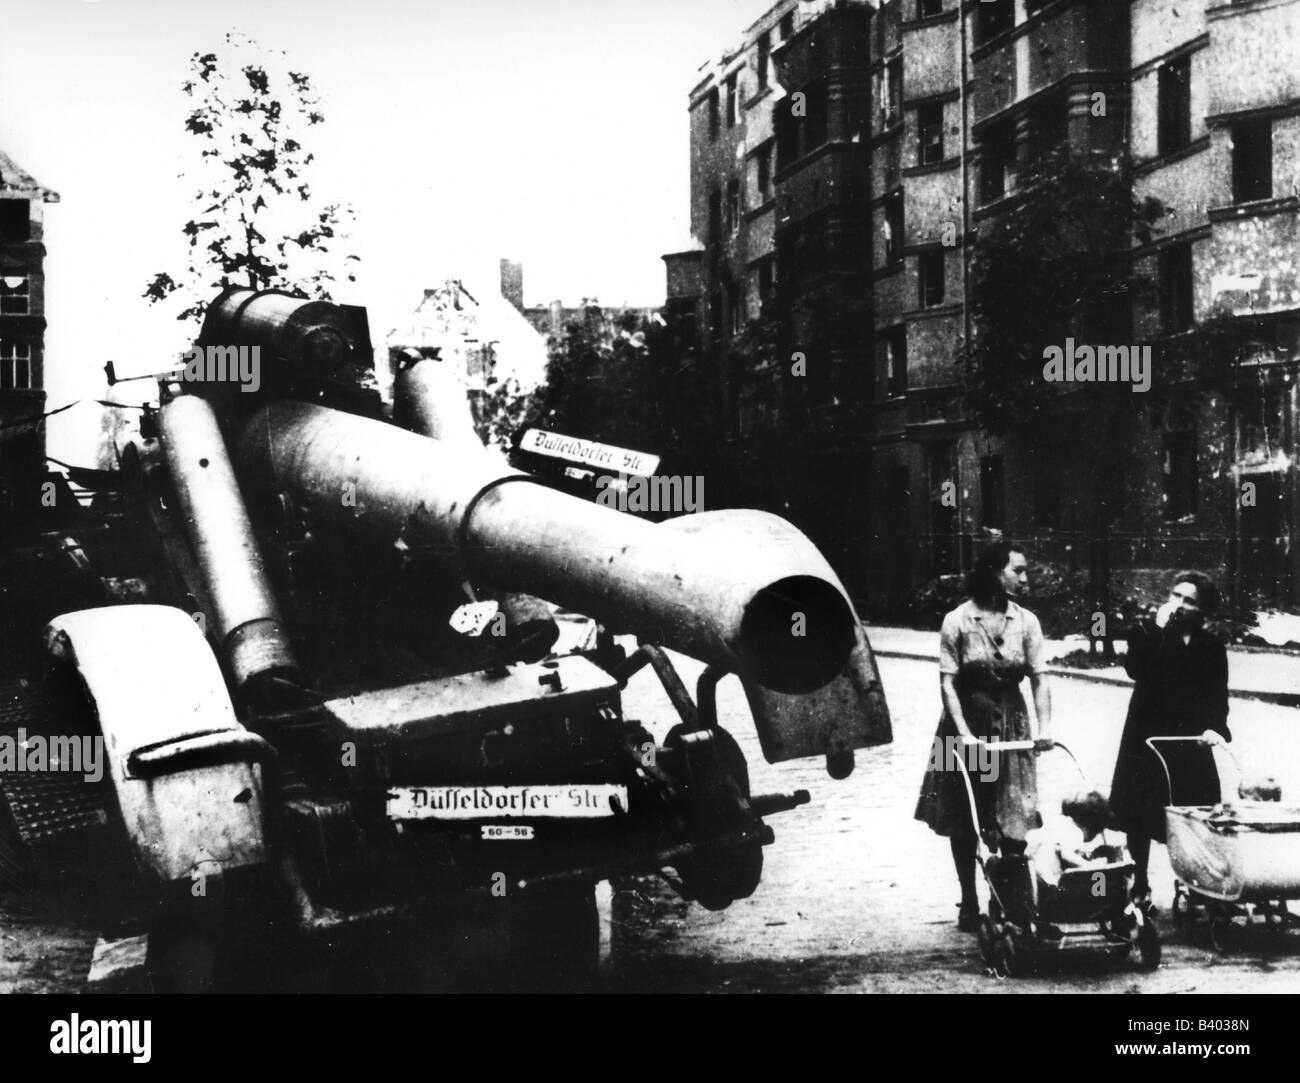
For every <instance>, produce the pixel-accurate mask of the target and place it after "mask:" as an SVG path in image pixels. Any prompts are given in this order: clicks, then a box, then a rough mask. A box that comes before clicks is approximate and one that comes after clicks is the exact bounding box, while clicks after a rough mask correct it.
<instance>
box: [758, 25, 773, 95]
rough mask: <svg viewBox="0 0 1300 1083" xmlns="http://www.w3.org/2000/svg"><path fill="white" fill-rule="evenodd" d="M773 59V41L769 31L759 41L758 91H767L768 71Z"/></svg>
mask: <svg viewBox="0 0 1300 1083" xmlns="http://www.w3.org/2000/svg"><path fill="white" fill-rule="evenodd" d="M771 58H772V39H771V37H770V35H769V34H768V32H767V31H764V32H763V36H762V37H760V38H759V39H758V89H759V90H760V91H762V90H766V89H767V69H768V65H769V63H770V61H771Z"/></svg>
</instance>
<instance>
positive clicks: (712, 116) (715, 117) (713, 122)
mask: <svg viewBox="0 0 1300 1083" xmlns="http://www.w3.org/2000/svg"><path fill="white" fill-rule="evenodd" d="M721 127H722V120H721V115H720V113H719V109H718V88H717V87H714V88H713V89H712V90H710V91H709V138H710V139H717V138H718V131H719V129H720V128H721Z"/></svg>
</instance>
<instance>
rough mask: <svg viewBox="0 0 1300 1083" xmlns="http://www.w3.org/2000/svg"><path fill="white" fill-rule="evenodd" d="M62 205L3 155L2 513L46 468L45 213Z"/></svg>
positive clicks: (0, 166)
mask: <svg viewBox="0 0 1300 1083" xmlns="http://www.w3.org/2000/svg"><path fill="white" fill-rule="evenodd" d="M58 201H59V196H58V193H56V192H52V191H51V190H50V189H48V188H45V187H43V186H42V185H40V184H38V183H37V182H36V180H34V179H33V178H32V176H31V175H30V174H28V173H27V172H25V171H24V170H23V169H22V168H21V167H19V166H18V164H17V163H16V162H14V161H13V160H12V159H11V158H9V157H8V156H7V155H6V154H4V153H3V152H2V151H0V515H3V514H4V512H3V508H5V507H12V506H13V504H14V502H15V501H17V500H19V499H21V497H22V494H20V493H19V492H18V489H19V488H20V487H21V486H23V485H25V484H30V483H31V480H32V479H34V478H39V477H41V476H43V472H44V470H45V427H44V425H43V424H40V423H39V422H38V421H36V420H35V419H39V418H40V417H41V415H42V413H43V412H44V410H45V231H44V213H45V204H47V203H57V202H58Z"/></svg>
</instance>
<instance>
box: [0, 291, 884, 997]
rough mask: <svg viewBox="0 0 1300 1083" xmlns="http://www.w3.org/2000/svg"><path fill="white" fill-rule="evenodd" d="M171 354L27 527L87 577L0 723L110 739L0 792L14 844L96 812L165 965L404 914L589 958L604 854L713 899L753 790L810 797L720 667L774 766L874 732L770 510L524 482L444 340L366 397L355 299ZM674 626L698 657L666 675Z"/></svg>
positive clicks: (734, 852) (816, 568)
mask: <svg viewBox="0 0 1300 1083" xmlns="http://www.w3.org/2000/svg"><path fill="white" fill-rule="evenodd" d="M188 356H189V358H190V360H189V362H188V363H187V366H186V368H185V369H184V370H182V371H179V372H172V373H169V374H166V375H164V376H162V377H160V379H159V392H160V394H159V405H158V407H157V409H156V410H150V411H148V412H146V415H145V417H144V419H143V421H142V424H141V430H140V434H139V435H138V436H137V437H135V438H133V439H131V440H130V441H129V442H127V444H126V445H125V446H124V447H123V448H121V449H120V455H119V469H118V470H117V471H115V472H114V474H113V476H112V477H111V478H106V479H101V482H102V484H103V487H104V488H105V489H106V490H108V491H106V492H105V493H104V494H103V495H102V498H101V499H100V500H99V501H98V502H97V505H96V509H97V511H98V512H102V514H97V515H96V514H92V515H91V516H89V517H88V519H87V523H88V525H87V527H86V529H87V537H88V538H91V537H93V539H94V540H93V541H87V543H86V544H85V545H84V546H82V545H81V544H80V543H78V542H77V540H76V539H75V538H72V539H70V538H69V537H68V536H67V533H66V532H57V533H52V534H51V535H49V536H48V538H47V541H48V543H49V544H50V545H56V544H57V545H58V546H60V547H61V550H60V551H66V550H67V549H68V548H69V546H71V547H72V548H73V549H74V550H76V551H77V553H78V559H77V561H76V562H75V565H76V568H77V569H78V572H79V574H80V575H81V576H82V577H83V580H84V586H85V594H84V597H85V599H86V600H87V602H88V603H89V604H87V606H86V607H85V608H77V609H74V610H73V611H69V612H61V613H58V614H52V615H51V614H43V615H42V620H43V621H44V620H45V619H46V617H52V619H48V622H47V623H46V625H45V631H44V636H43V640H42V651H41V653H40V656H39V672H38V671H36V670H35V669H33V670H32V671H31V672H30V673H29V674H28V675H27V676H28V678H29V679H28V680H26V681H24V682H23V683H22V684H12V683H11V684H10V685H7V686H6V687H7V689H8V692H7V694H6V698H5V702H4V704H3V706H4V710H5V712H6V713H5V716H4V718H3V719H0V722H4V723H7V724H8V725H9V726H11V727H12V726H13V725H14V723H15V721H16V720H20V721H22V722H24V723H25V724H26V727H27V728H28V729H29V730H31V731H33V732H37V731H42V730H48V731H49V732H50V733H55V732H64V731H67V732H76V733H78V734H85V735H89V736H92V737H95V738H102V739H103V749H104V754H105V757H106V761H107V762H106V769H105V772H104V779H103V780H102V781H101V782H99V783H97V784H91V783H86V782H84V781H81V780H70V779H63V778H60V779H57V780H55V779H48V778H44V779H39V780H36V779H32V778H24V777H20V776H17V775H10V776H5V775H3V774H2V773H0V792H2V793H3V796H4V798H5V800H6V803H7V807H8V809H9V812H10V815H11V816H12V819H13V821H14V823H15V824H16V826H17V829H18V833H19V835H20V836H21V837H22V839H23V841H24V843H25V844H27V845H29V846H31V847H33V848H38V849H39V847H40V846H42V845H45V844H47V843H49V842H51V841H52V840H58V839H60V838H62V837H66V836H67V835H70V834H77V833H82V834H85V833H92V834H93V833H96V832H97V833H99V834H100V835H104V834H107V836H108V838H107V840H106V841H107V842H108V844H109V845H107V846H106V847H105V852H109V853H115V854H117V853H120V854H121V855H122V856H121V860H122V861H124V862H127V863H128V866H129V876H127V875H122V876H121V877H120V879H121V880H122V881H123V882H125V881H127V880H128V879H129V881H130V885H131V891H130V892H129V900H128V903H129V904H128V905H124V906H122V907H121V908H120V911H119V912H116V913H115V915H114V918H113V921H114V926H115V927H114V929H113V931H112V933H111V935H113V936H118V937H123V938H125V937H127V936H129V935H135V936H140V937H147V938H148V953H149V960H150V963H149V965H150V970H151V973H152V976H153V980H154V982H155V984H156V985H157V986H158V987H194V986H200V987H202V986H208V985H211V984H213V983H218V984H219V983H220V981H221V980H222V973H221V971H222V967H223V966H224V965H225V964H226V963H228V962H230V961H231V960H233V959H236V958H239V957H241V952H239V951H237V950H235V949H236V948H237V947H239V946H240V945H242V946H243V947H244V949H245V950H244V951H243V952H242V956H243V957H245V958H246V957H247V956H248V955H249V952H248V950H247V945H248V944H257V945H262V946H265V945H267V944H275V945H277V946H279V947H282V946H283V945H284V944H286V943H290V942H292V943H295V944H305V945H312V944H314V943H316V942H317V941H321V940H324V941H327V942H329V943H331V944H335V943H337V942H338V941H340V940H341V939H345V938H346V935H347V931H348V930H350V929H352V928H364V927H368V926H376V925H379V926H383V925H389V926H392V925H394V924H395V923H402V922H403V921H406V920H407V919H411V920H412V921H413V922H414V923H415V927H421V928H428V927H429V926H430V925H434V926H437V927H439V928H442V929H444V930H450V931H451V934H452V935H451V940H453V941H454V940H457V939H464V938H465V937H464V936H462V931H463V930H468V929H470V928H471V926H476V924H485V925H486V926H487V927H488V928H489V929H490V931H491V934H492V935H491V936H490V937H489V940H491V941H492V942H493V943H494V944H496V945H498V946H499V945H502V944H504V945H506V951H507V953H508V960H509V962H508V965H509V968H510V971H511V973H513V974H516V975H519V974H527V975H531V976H533V977H536V976H537V974H538V973H539V972H545V973H546V979H545V980H560V979H561V978H568V979H575V980H586V979H589V978H590V977H591V975H592V973H593V967H594V966H595V962H596V953H597V946H598V930H597V927H596V916H595V906H594V903H593V891H594V887H595V885H596V884H597V883H598V882H600V881H603V880H609V879H611V878H618V877H622V876H628V875H635V874H646V873H660V874H662V875H664V876H665V878H666V879H668V881H669V882H670V883H671V884H672V885H673V886H674V887H675V888H676V889H677V890H678V891H679V892H680V893H681V894H682V895H683V896H684V897H686V898H688V899H693V900H695V901H698V902H699V903H700V904H701V905H703V906H705V907H708V908H711V909H721V908H723V907H726V906H727V905H729V904H730V903H731V902H732V901H734V900H736V899H740V898H745V897H747V896H749V895H750V894H751V893H752V892H753V891H754V890H755V888H756V887H757V885H758V882H759V879H760V875H761V871H762V858H763V847H764V846H765V845H767V844H769V843H771V842H772V841H773V833H772V830H771V828H770V827H769V826H768V825H767V823H766V822H765V820H766V818H767V817H769V816H771V815H774V814H776V813H779V812H782V811H784V810H788V809H791V808H793V807H795V806H797V805H799V804H802V803H804V802H806V801H807V800H808V795H807V793H806V792H804V791H797V792H794V793H789V794H754V793H751V792H750V787H749V777H748V769H747V766H746V762H745V758H744V756H743V754H742V752H741V749H740V747H739V745H738V744H737V742H736V740H735V739H734V738H733V737H732V735H731V734H730V733H728V732H727V730H725V729H724V728H723V727H722V726H721V725H719V722H718V717H717V709H716V689H717V685H718V682H719V681H720V680H722V679H723V678H724V677H726V676H727V675H729V674H735V675H736V676H737V677H738V678H739V679H740V681H741V682H742V683H743V685H744V688H745V692H746V695H747V700H748V703H749V705H750V708H751V711H752V714H753V716H754V721H755V725H756V729H757V733H758V737H759V740H760V744H761V747H762V750H763V753H764V755H765V757H766V758H767V759H769V760H770V761H774V762H775V761H781V760H788V759H793V758H799V757H804V756H811V755H818V756H824V757H825V758H826V763H827V767H828V770H829V771H830V773H831V774H832V775H834V776H836V777H843V776H845V775H847V774H848V773H849V772H850V771H851V770H852V768H853V750H854V749H855V748H864V747H869V746H871V745H876V744H880V743H883V742H886V741H888V740H889V739H890V731H889V719H888V713H887V710H886V707H885V703H884V700H883V697H882V695H881V691H880V684H879V681H878V678H877V674H876V670H875V666H874V662H873V660H872V657H871V653H870V648H869V646H868V645H867V641H866V637H865V635H864V634H863V631H862V627H861V624H860V622H859V620H858V618H857V616H856V614H855V613H854V611H853V607H852V605H851V603H850V601H849V599H848V596H847V594H846V593H845V591H844V588H843V586H842V585H841V584H840V582H839V580H838V578H837V577H836V575H835V573H834V571H833V570H832V569H831V568H830V566H829V565H828V564H827V562H826V561H825V559H824V558H823V557H822V556H821V555H820V553H819V552H818V551H817V550H816V548H815V547H814V546H813V545H812V543H811V542H809V540H808V539H807V538H806V537H805V536H804V535H803V534H801V533H800V532H799V531H798V530H796V529H795V528H794V527H793V526H791V525H790V524H789V523H787V522H785V521H784V520H782V519H780V518H778V517H776V516H773V515H769V514H766V513H762V512H756V511H737V510H727V511H709V512H701V513H698V514H693V515H688V516H682V517H680V518H677V519H670V520H667V521H665V522H660V523H651V522H647V521H645V520H642V519H639V518H637V517H635V516H632V515H627V514H624V513H622V512H619V511H616V510H613V509H610V508H606V507H602V506H599V505H598V504H595V503H591V502H588V501H584V500H582V499H580V498H577V497H573V496H569V495H567V494H564V493H560V492H557V491H555V490H554V489H551V488H548V487H546V486H544V485H542V484H541V483H539V482H538V481H536V480H534V479H533V478H531V477H530V476H528V475H526V474H523V473H521V472H519V471H517V470H514V469H512V468H510V467H509V466H508V464H507V463H506V461H505V460H504V458H502V457H501V456H499V455H497V454H495V453H493V452H490V451H489V450H488V449H486V448H484V447H483V446H482V445H481V444H479V443H477V441H476V440H475V439H474V438H473V437H472V434H471V430H470V427H469V425H468V424H466V423H464V421H463V417H464V410H465V404H464V402H463V397H462V399H461V401H459V402H457V401H455V399H456V396H455V395H454V394H453V393H452V392H450V391H448V384H447V381H446V380H445V379H442V378H441V376H442V374H441V373H439V372H438V371H436V369H435V368H434V367H435V366H437V365H439V364H440V363H439V362H437V361H432V360H419V359H416V360H414V362H413V363H409V364H407V365H405V366H404V367H403V368H402V370H401V371H399V372H398V373H397V374H396V377H395V379H396V386H395V396H394V397H395V408H394V409H392V410H390V409H389V408H388V407H387V406H386V405H385V404H384V403H383V402H382V400H381V398H380V396H379V394H378V392H377V390H375V387H374V381H373V360H372V358H373V355H372V351H371V344H370V341H369V332H368V328H367V324H366V319H365V314H364V310H360V309H354V308H348V307H346V306H337V305H330V304H325V303H320V302H311V301H307V300H305V299H302V298H298V297H292V296H289V295H287V294H283V293H278V292H274V291H260V292H255V291H251V290H230V291H227V292H226V293H224V294H223V295H222V296H220V297H219V298H217V299H216V300H215V301H214V302H213V304H212V305H211V306H210V308H209V310H208V313H207V316H206V319H205V322H204V326H203V329H202V332H201V334H200V337H199V339H198V341H197V342H196V345H195V349H194V350H193V351H191V352H190V355H188ZM214 362H216V363H214ZM250 362H251V363H252V364H253V365H256V366H257V370H256V372H254V370H253V369H252V368H251V367H250V364H249V363H250ZM232 376H233V377H235V378H232ZM250 376H255V377H256V378H255V379H250V378H248V377H250ZM393 418H396V422H397V423H395V422H394V420H393ZM62 566H63V565H60V567H62ZM65 577H66V576H65ZM61 597H62V598H63V599H66V598H67V597H68V592H67V591H66V590H65V591H64V593H63V594H62V595H61ZM543 599H544V601H543ZM104 602H108V603H110V604H102V603H104ZM560 607H562V609H563V610H564V611H572V612H576V613H580V614H584V615H586V616H587V617H588V618H591V619H592V620H593V621H595V622H598V627H599V635H598V636H596V637H595V638H594V639H592V640H590V641H588V642H586V643H584V644H582V647H583V648H584V649H579V650H571V651H569V652H568V653H556V642H555V641H556V638H557V634H558V632H557V628H556V626H555V616H554V614H555V612H556V610H557V608H560ZM467 630H468V633H477V634H467ZM615 634H632V635H635V636H636V637H637V641H638V646H636V647H635V649H633V651H632V653H631V655H630V656H626V657H625V656H624V655H623V653H622V652H621V651H619V650H617V649H616V648H614V647H613V645H612V636H613V635H615ZM670 650H673V651H679V652H681V653H683V654H686V655H689V656H691V657H693V658H695V659H697V660H699V661H701V662H703V663H705V664H706V668H705V669H704V672H703V674H702V676H701V677H700V679H699V687H698V690H697V694H696V696H695V697H692V696H691V694H690V692H689V691H688V690H687V688H686V686H685V684H684V683H683V681H682V679H681V677H680V675H679V674H678V672H677V670H676V668H675V667H674V664H673V662H672V659H671V656H670V654H669V653H668V652H669V651H670ZM646 666H649V667H651V669H652V670H653V672H654V673H655V674H657V676H658V677H659V679H660V680H661V682H662V683H663V686H664V689H665V691H666V692H667V694H668V699H669V702H671V704H672V706H673V708H674V709H675V711H676V712H677V715H678V718H677V720H676V722H675V724H673V725H672V726H671V727H670V728H668V729H667V731H666V734H663V730H664V727H663V726H657V727H655V728H656V730H658V731H659V732H660V733H661V734H663V735H662V736H661V737H660V738H659V739H656V737H655V736H654V735H653V733H652V732H651V730H650V729H648V728H646V727H645V726H643V725H642V724H641V723H639V722H637V721H635V720H631V719H628V718H626V717H624V714H623V710H622V701H621V696H620V692H621V690H622V689H623V688H624V687H625V686H626V684H627V682H628V680H629V679H630V678H631V677H632V676H633V675H634V674H635V673H636V672H637V671H639V670H641V669H642V668H644V667H646ZM121 871H122V872H123V873H125V872H126V871H128V870H121ZM259 934H261V935H260V936H259ZM285 934H288V935H285ZM444 946H445V945H444ZM310 950H311V949H310V948H309V952H308V953H309V954H310ZM253 954H255V955H257V956H258V958H259V959H261V960H262V961H265V958H264V956H265V954H266V953H264V952H262V951H261V949H260V948H259V949H258V950H257V951H255V952H254V953H253Z"/></svg>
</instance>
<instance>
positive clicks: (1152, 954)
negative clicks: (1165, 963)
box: [1137, 919, 1160, 970]
mask: <svg viewBox="0 0 1300 1083" xmlns="http://www.w3.org/2000/svg"><path fill="white" fill-rule="evenodd" d="M1137 949H1138V957H1139V959H1140V960H1141V967H1142V969H1143V970H1155V968H1156V967H1158V966H1159V965H1160V933H1159V932H1158V931H1157V930H1156V927H1155V926H1154V925H1153V924H1151V921H1150V919H1147V920H1145V921H1143V922H1142V924H1141V925H1139V926H1138V928H1137Z"/></svg>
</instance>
